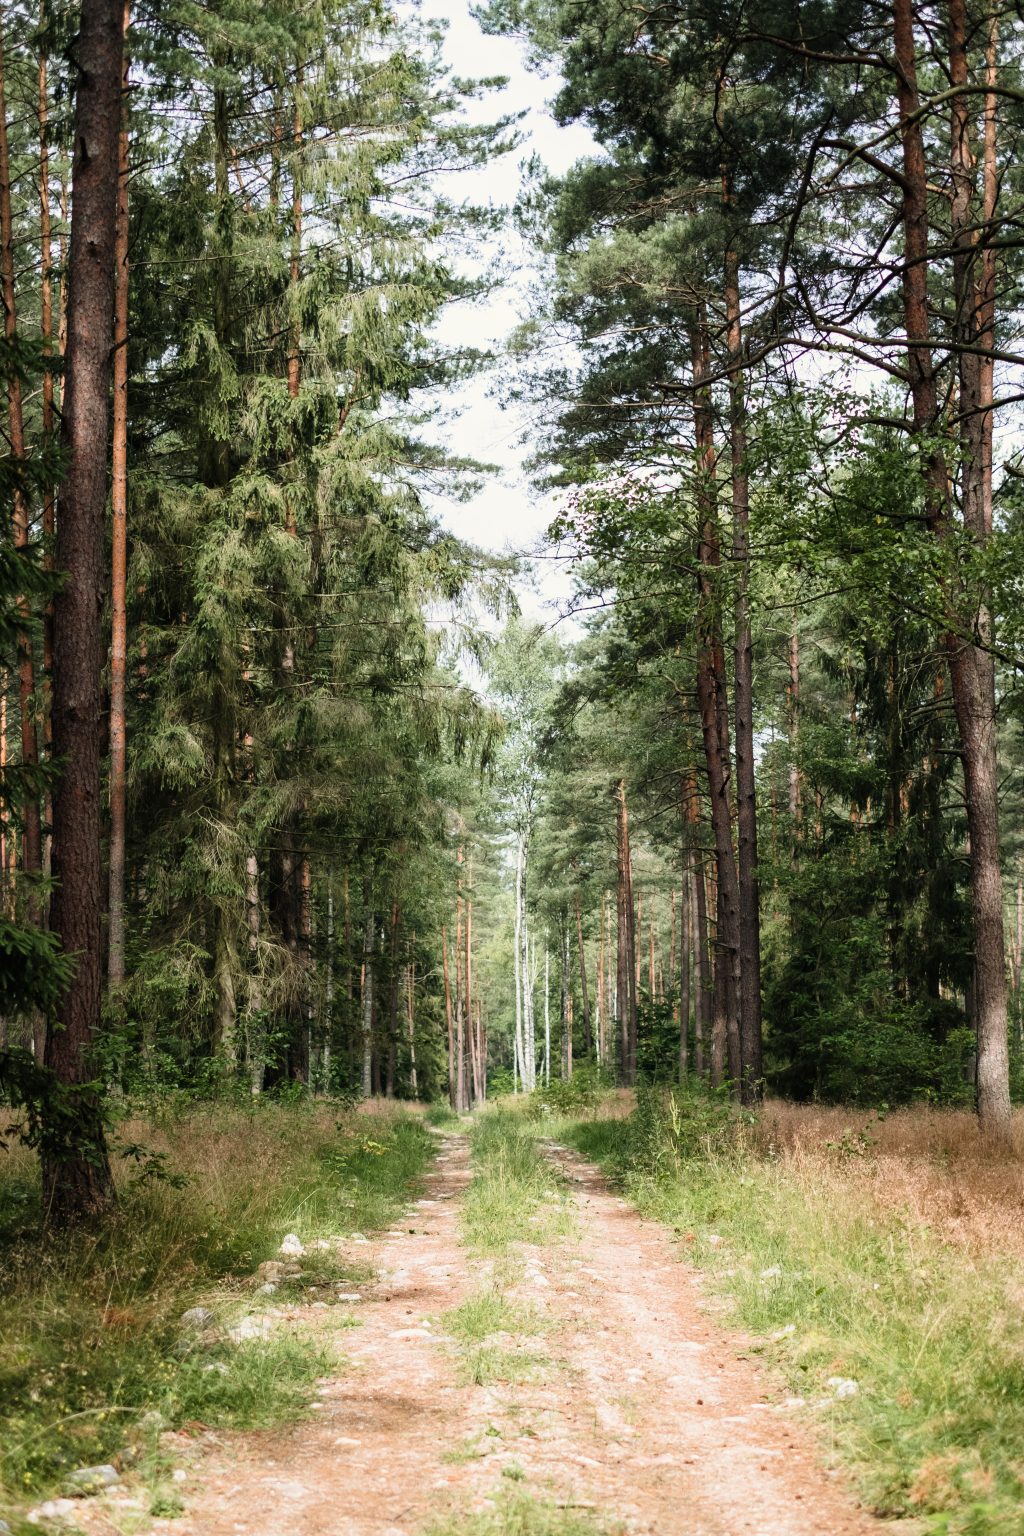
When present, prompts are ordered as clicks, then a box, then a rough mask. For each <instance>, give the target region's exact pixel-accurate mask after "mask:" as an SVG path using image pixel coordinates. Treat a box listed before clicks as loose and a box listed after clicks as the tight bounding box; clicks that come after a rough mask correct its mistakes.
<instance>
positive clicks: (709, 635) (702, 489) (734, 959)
mask: <svg viewBox="0 0 1024 1536" xmlns="http://www.w3.org/2000/svg"><path fill="white" fill-rule="evenodd" d="M707 373H708V350H707V336H706V329H705V325H704V321H703V317H701V322H700V324H699V325H698V326H697V328H696V329H695V331H694V336H693V379H694V428H695V436H696V441H697V449H698V461H699V463H698V474H699V477H700V484H699V499H700V504H701V508H702V514H701V526H700V535H699V541H698V550H697V559H698V567H699V575H698V599H699V600H698V626H697V627H698V636H697V702H698V706H699V709H700V719H701V730H702V733H703V738H704V758H705V763H706V766H707V776H708V794H709V799H710V806H711V829H712V834H713V836H714V843H715V868H716V871H717V876H718V881H717V883H718V899H717V909H718V925H717V933H716V943H715V987H714V995H713V1010H714V1011H713V1018H712V1022H711V1040H712V1064H711V1075H712V1081H713V1082H714V1083H715V1084H716V1086H717V1084H718V1083H720V1082H721V1081H722V1078H723V1073H724V1052H723V1049H722V1046H723V1043H725V1044H727V1046H728V1058H729V1076H730V1078H731V1079H732V1082H733V1084H734V1087H735V1088H736V1089H738V1087H739V1082H740V1075H741V1070H742V1063H741V1061H740V1038H739V1020H738V1018H737V1015H736V1001H737V986H736V983H737V979H738V974H737V973H738V967H739V880H738V877H737V872H736V858H735V854H734V852H733V845H732V805H731V801H730V793H729V780H730V778H731V760H730V748H729V709H728V690H727V684H726V676H725V650H724V647H723V643H722V631H721V596H720V592H719V590H718V589H719V582H720V569H721V551H720V548H719V538H718V514H717V508H716V497H715V466H716V456H715V445H714V434H713V425H712V418H711V400H710V390H709V387H708V385H707V383H706V379H707Z"/></svg>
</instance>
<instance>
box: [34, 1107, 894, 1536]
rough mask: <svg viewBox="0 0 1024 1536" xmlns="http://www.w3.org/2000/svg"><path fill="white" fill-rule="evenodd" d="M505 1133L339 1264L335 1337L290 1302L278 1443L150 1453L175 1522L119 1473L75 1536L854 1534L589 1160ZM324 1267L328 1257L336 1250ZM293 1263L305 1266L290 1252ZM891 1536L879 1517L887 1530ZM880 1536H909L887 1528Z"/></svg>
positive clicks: (757, 1383)
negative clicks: (294, 1340)
mask: <svg viewBox="0 0 1024 1536" xmlns="http://www.w3.org/2000/svg"><path fill="white" fill-rule="evenodd" d="M516 1118H517V1117H513V1116H503V1115H502V1114H501V1112H498V1113H497V1114H493V1113H491V1114H488V1115H486V1116H484V1117H482V1120H481V1121H480V1122H479V1123H478V1125H477V1126H476V1127H474V1132H473V1137H472V1156H471V1139H470V1136H469V1135H467V1134H465V1132H464V1131H463V1130H456V1129H452V1128H449V1129H446V1130H444V1131H439V1132H438V1133H437V1134H438V1136H439V1139H440V1147H439V1156H438V1160H437V1163H436V1165H435V1168H434V1171H433V1172H432V1173H431V1174H430V1175H428V1179H427V1188H426V1191H425V1194H424V1197H423V1198H422V1199H420V1200H418V1201H417V1202H416V1204H415V1206H413V1207H412V1208H411V1209H410V1211H409V1213H408V1215H407V1216H406V1217H403V1218H402V1219H400V1220H398V1221H395V1223H394V1225H393V1227H392V1230H391V1231H389V1232H387V1233H386V1234H383V1235H381V1236H380V1237H379V1238H376V1239H374V1240H373V1241H372V1242H370V1243H367V1242H365V1240H364V1241H362V1242H360V1243H359V1244H358V1246H356V1247H354V1248H352V1250H351V1252H350V1254H349V1255H348V1257H349V1258H350V1259H351V1260H352V1262H353V1264H355V1263H356V1262H358V1264H359V1265H365V1266H368V1268H367V1273H368V1274H370V1273H372V1276H373V1278H372V1279H367V1280H366V1281H365V1282H364V1283H363V1284H361V1285H357V1284H353V1285H352V1291H353V1294H358V1295H360V1296H361V1298H362V1299H361V1300H360V1301H359V1302H358V1303H353V1304H352V1306H351V1308H350V1313H349V1316H348V1320H349V1321H350V1322H351V1323H354V1324H357V1326H354V1327H352V1326H350V1327H346V1328H344V1329H340V1328H339V1327H337V1326H336V1309H331V1310H326V1309H324V1307H323V1304H322V1303H321V1304H319V1306H317V1305H314V1306H302V1305H296V1306H294V1307H292V1308H291V1309H290V1310H289V1311H288V1312H287V1313H286V1314H285V1315H284V1317H283V1318H281V1320H280V1323H279V1326H280V1327H282V1328H286V1329H289V1330H294V1331H296V1332H297V1333H301V1334H309V1333H311V1332H312V1333H313V1334H315V1335H318V1336H319V1342H320V1343H321V1344H322V1345H323V1347H324V1349H325V1351H326V1354H327V1358H328V1359H329V1361H330V1364H329V1366H327V1367H326V1368H325V1371H324V1374H323V1376H322V1377H321V1379H320V1381H319V1386H318V1389H317V1399H316V1402H315V1407H314V1410H313V1411H312V1412H311V1413H310V1414H309V1415H308V1416H307V1417H305V1418H303V1419H301V1420H299V1421H297V1422H293V1423H292V1424H291V1425H289V1426H288V1427H285V1428H276V1429H263V1430H255V1431H254V1430H245V1431H224V1430H218V1431H212V1430H210V1429H208V1428H206V1427H205V1426H204V1425H203V1424H202V1423H196V1424H193V1425H190V1426H188V1427H187V1428H186V1429H185V1430H183V1431H178V1432H174V1433H169V1434H168V1433H165V1434H164V1435H163V1436H162V1437H161V1451H162V1454H163V1457H164V1461H165V1464H164V1470H163V1475H164V1477H165V1479H166V1482H167V1486H168V1487H170V1488H173V1491H174V1498H175V1501H176V1502H175V1505H174V1507H173V1509H170V1508H169V1509H168V1511H167V1514H168V1516H170V1515H172V1514H173V1516H174V1518H169V1517H168V1518H164V1517H161V1516H160V1515H154V1513H153V1512H152V1511H153V1509H154V1508H156V1509H157V1510H159V1509H160V1506H159V1505H156V1506H154V1505H153V1504H152V1503H151V1501H150V1499H149V1497H147V1496H145V1491H144V1490H140V1488H138V1487H135V1486H133V1480H132V1478H131V1476H129V1477H128V1478H126V1479H125V1481H124V1482H123V1483H122V1484H119V1485H118V1486H117V1487H115V1488H112V1489H111V1490H109V1491H108V1492H106V1493H104V1494H102V1495H100V1496H99V1497H97V1498H92V1499H88V1500H77V1501H75V1504H74V1508H73V1511H71V1512H70V1513H67V1512H66V1515H65V1518H66V1519H67V1521H68V1526H67V1527H66V1528H73V1529H77V1530H80V1531H84V1532H88V1533H90V1536H114V1533H117V1536H122V1533H123V1536H142V1533H147V1536H148V1533H155V1532H157V1531H164V1530H167V1531H172V1532H175V1533H177V1536H363V1533H366V1536H411V1533H415V1532H430V1533H431V1536H498V1533H508V1536H585V1533H608V1536H610V1533H614V1532H620V1531H623V1532H650V1533H658V1536H676V1533H679V1536H683V1533H686V1536H734V1533H735V1536H740V1533H752V1536H753V1533H758V1536H855V1533H867V1532H868V1531H871V1530H875V1531H878V1530H880V1529H882V1526H881V1523H880V1522H878V1521H876V1520H874V1519H872V1518H871V1517H870V1516H869V1515H868V1514H867V1513H866V1512H865V1511H864V1510H863V1509H862V1508H860V1507H859V1506H858V1504H857V1502H856V1500H855V1498H854V1496H853V1494H852V1493H851V1492H850V1491H849V1489H848V1488H847V1487H846V1486H845V1485H844V1481H843V1478H842V1475H841V1474H840V1473H839V1472H837V1471H836V1470H835V1469H834V1468H829V1467H828V1465H827V1460H828V1457H827V1447H826V1445H825V1442H824V1438H823V1436H822V1435H821V1433H820V1431H819V1430H818V1429H817V1428H816V1426H815V1424H814V1423H813V1422H811V1421H809V1419H808V1416H807V1414H806V1413H801V1411H800V1410H799V1407H798V1406H796V1405H793V1404H790V1403H789V1402H787V1400H786V1391H785V1388H784V1387H783V1386H782V1385H781V1384H780V1380H779V1378H778V1377H772V1376H771V1375H769V1374H768V1373H766V1372H765V1371H764V1370H762V1369H761V1368H760V1367H759V1365H758V1364H757V1363H756V1362H755V1361H754V1360H753V1359H752V1358H751V1356H750V1349H749V1344H750V1341H749V1339H747V1338H745V1337H744V1336H743V1335H741V1334H739V1333H737V1332H735V1331H733V1330H732V1329H731V1328H730V1327H729V1326H728V1325H727V1324H726V1322H725V1320H724V1319H723V1318H722V1316H721V1315H720V1313H719V1308H718V1303H717V1301H716V1298H715V1297H714V1296H712V1295H709V1294H706V1288H705V1285H704V1282H703V1280H702V1276H701V1274H700V1273H699V1272H698V1271H697V1270H696V1269H692V1268H690V1267H688V1266H687V1264H686V1263H684V1262H681V1261H680V1252H679V1248H678V1246H677V1245H676V1244H675V1243H674V1242H673V1240H672V1238H671V1236H670V1235H669V1233H668V1232H667V1231H666V1230H665V1229H664V1227H663V1226H661V1225H660V1224H658V1223H654V1222H649V1221H645V1220H644V1219H642V1217H641V1216H640V1215H638V1214H637V1212H636V1210H635V1209H634V1207H633V1206H632V1205H631V1204H629V1203H627V1201H626V1200H624V1199H623V1198H621V1197H620V1196H619V1194H618V1193H616V1191H615V1190H614V1189H613V1188H612V1186H611V1185H610V1184H609V1183H608V1181H607V1180H606V1178H605V1176H604V1175H603V1174H602V1173H600V1172H599V1171H598V1170H597V1169H596V1168H595V1166H594V1165H593V1164H592V1163H590V1162H588V1161H586V1160H585V1159H584V1158H583V1157H581V1156H580V1155H578V1154H577V1153H575V1152H573V1151H570V1150H569V1149H567V1148H566V1147H565V1146H563V1145H560V1144H558V1143H556V1142H553V1141H552V1140H551V1139H550V1138H545V1137H543V1136H541V1135H538V1134H537V1132H536V1131H535V1130H534V1131H532V1132H530V1133H527V1131H526V1129H525V1128H524V1129H523V1130H519V1129H517V1127H516ZM343 1256H344V1255H343ZM300 1262H302V1261H301V1260H300ZM887 1525H888V1528H889V1529H892V1528H893V1523H892V1522H887ZM900 1528H901V1529H902V1530H903V1531H908V1530H910V1529H917V1527H916V1526H912V1524H911V1522H902V1523H901V1525H900Z"/></svg>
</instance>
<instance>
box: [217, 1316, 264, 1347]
mask: <svg viewBox="0 0 1024 1536" xmlns="http://www.w3.org/2000/svg"><path fill="white" fill-rule="evenodd" d="M273 1326H274V1322H273V1319H272V1318H269V1317H243V1318H242V1321H241V1322H240V1323H236V1324H235V1326H234V1327H233V1328H229V1329H228V1338H229V1339H230V1340H231V1342H232V1343H233V1344H244V1343H245V1342H246V1341H247V1340H249V1339H265V1338H266V1337H267V1335H268V1334H269V1333H270V1332H271V1330H272V1329H273Z"/></svg>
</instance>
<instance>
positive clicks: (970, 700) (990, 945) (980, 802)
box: [893, 0, 1011, 1140]
mask: <svg viewBox="0 0 1024 1536" xmlns="http://www.w3.org/2000/svg"><path fill="white" fill-rule="evenodd" d="M962 18H963V13H962V8H961V10H960V13H959V18H958V11H957V4H956V0H954V4H953V6H951V13H950V32H951V41H952V43H953V48H952V55H953V56H952V58H951V73H952V72H960V71H961V68H962V66H961V65H960V64H959V62H958V59H957V52H958V49H959V48H960V47H961V45H962V32H963V28H964V25H965V23H964V21H963V19H962ZM893 24H894V25H893V41H894V44H895V57H896V64H897V81H896V96H897V105H898V108H899V121H900V137H901V144H902V151H903V166H902V170H903V189H904V190H903V233H904V267H903V311H904V326H905V330H906V335H907V341H908V347H907V366H908V372H909V374H910V393H911V401H912V405H913V424H914V431H915V433H916V434H918V435H919V436H920V437H922V438H925V439H928V438H930V439H931V442H930V443H929V444H928V445H927V447H926V451H925V453H924V455H923V459H924V466H923V467H924V489H925V514H926V517H927V520H928V524H929V527H930V528H931V530H932V533H933V534H934V536H935V537H936V538H937V539H938V540H939V541H940V542H941V543H943V544H948V543H949V541H950V537H951V535H952V533H953V525H952V509H951V506H950V494H949V475H948V469H947V466H946V461H945V456H944V454H943V452H942V449H941V446H940V445H939V442H938V435H937V434H938V432H939V427H940V420H941V411H940V406H939V401H938V391H937V386H936V379H935V371H934V361H933V355H932V346H931V333H930V324H929V294H928V269H929V250H928V234H929V182H928V171H927V160H926V156H925V148H924V136H923V130H922V126H921V116H920V94H919V91H918V85H917V57H916V42H915V38H914V11H913V0H894V3H893ZM956 99H957V98H954V100H956ZM963 154H964V136H963V134H962V133H960V132H959V130H958V129H957V127H956V113H954V155H955V157H956V162H957V164H956V176H955V185H954V196H953V199H952V230H951V233H952V236H953V241H954V272H955V281H956V280H957V274H958V273H959V271H960V269H961V268H962V266H963V264H964V260H965V257H964V252H963V248H962V247H963V240H964V238H965V237H967V236H968V235H969V224H970V219H971V212H970V198H969V196H968V197H967V199H966V202H965V201H964V198H963V192H962V187H961V185H960V184H961V183H962V182H963V180H964V176H965V173H966V167H965V166H964V165H963ZM958 199H959V201H958ZM957 340H958V341H961V342H962V340H963V338H962V337H958V338H957ZM958 368H959V372H960V379H961V390H963V388H964V385H965V382H966V385H967V392H968V397H969V398H970V396H971V394H972V392H973V391H974V390H975V389H976V388H977V385H976V380H975V377H974V376H975V374H976V365H975V364H974V363H973V362H972V361H965V356H964V352H963V347H962V346H961V347H959V348H958ZM965 403H966V402H962V405H961V410H963V406H964V404H965ZM984 472H985V465H984V462H983V461H982V462H980V463H976V464H973V465H968V466H966V473H967V490H966V494H965V497H964V522H965V527H966V530H967V532H968V533H969V535H970V536H971V537H972V538H973V539H974V540H975V542H976V543H977V544H979V545H981V544H983V543H984V541H985V538H986V529H985V526H984V511H983V507H984V494H983V492H982V491H981V489H980V486H979V476H983V475H984ZM952 579H955V578H952ZM950 598H951V602H950V606H951V610H952V612H951V617H952V619H953V623H952V624H951V626H950V632H949V633H947V635H946V637H945V647H946V653H947V657H948V660H949V670H950V678H951V682H952V693H953V707H954V712H955V714H956V719H957V725H958V728H959V735H960V751H961V757H962V761H963V770H964V788H965V792H966V800H967V824H968V834H969V838H970V865H971V899H972V913H973V926H974V966H975V976H974V1001H975V1027H976V1032H977V1041H978V1051H977V1059H978V1065H977V1106H978V1119H979V1122H980V1124H981V1128H982V1130H983V1131H984V1132H986V1133H987V1134H989V1135H992V1136H995V1137H998V1138H1000V1139H1003V1140H1008V1139H1009V1136H1010V1129H1011V1119H1010V1093H1009V1050H1008V1040H1007V1008H1006V970H1005V965H1006V958H1005V936H1004V931H1003V891H1002V867H1001V862H1000V847H999V776H998V769H997V762H996V714H995V667H994V662H993V659H992V656H991V654H990V652H989V651H988V650H986V649H985V648H984V647H985V645H986V643H987V642H988V641H989V640H990V638H991V616H990V614H989V613H988V610H987V608H986V606H985V605H984V603H982V604H981V605H980V606H979V607H978V608H977V609H976V611H975V612H974V613H972V614H970V615H965V614H964V613H963V612H962V611H961V612H958V611H957V610H958V608H960V609H962V607H963V593H961V592H956V591H954V592H952V593H951V594H950ZM958 598H959V599H960V602H959V603H958V601H957V599H958ZM965 618H966V619H967V621H968V622H967V623H965V622H964V620H965ZM964 630H966V631H967V632H968V633H969V632H971V631H973V632H974V633H975V634H977V635H978V637H979V640H980V642H981V643H980V644H978V645H975V644H973V643H972V642H971V641H970V640H969V639H966V638H964V636H963V633H962V631H964Z"/></svg>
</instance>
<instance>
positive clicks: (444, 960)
mask: <svg viewBox="0 0 1024 1536" xmlns="http://www.w3.org/2000/svg"><path fill="white" fill-rule="evenodd" d="M441 968H442V972H443V975H444V1015H445V1022H446V1024H447V1026H448V1102H449V1104H450V1105H451V1107H452V1109H454V1110H458V1107H459V1096H458V1078H457V1076H456V1067H455V1010H454V1008H453V1007H452V984H451V975H450V973H449V970H448V929H447V928H446V927H444V926H443V925H442V928H441Z"/></svg>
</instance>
